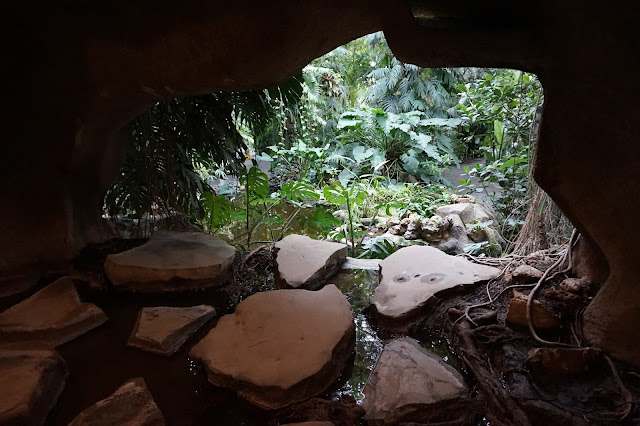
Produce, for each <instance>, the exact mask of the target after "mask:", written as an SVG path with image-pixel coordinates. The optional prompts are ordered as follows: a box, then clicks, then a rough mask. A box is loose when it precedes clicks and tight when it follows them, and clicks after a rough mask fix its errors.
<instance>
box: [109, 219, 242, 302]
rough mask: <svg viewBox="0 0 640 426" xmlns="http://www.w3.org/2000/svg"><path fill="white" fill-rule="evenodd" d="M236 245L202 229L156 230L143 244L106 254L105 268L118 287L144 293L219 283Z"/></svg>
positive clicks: (222, 280) (232, 260) (221, 281)
mask: <svg viewBox="0 0 640 426" xmlns="http://www.w3.org/2000/svg"><path fill="white" fill-rule="evenodd" d="M235 257H236V249H235V248H234V247H233V246H230V245H229V244H227V243H225V242H224V241H222V240H221V239H220V238H218V237H214V236H211V235H207V234H203V233H200V232H174V231H156V232H154V233H153V235H151V237H150V238H149V241H147V242H146V243H145V244H143V245H141V246H140V247H136V248H133V249H131V250H127V251H125V252H122V253H117V254H111V255H109V256H107V259H106V261H105V262H104V269H105V273H106V274H107V277H109V280H111V282H112V283H113V285H114V286H115V287H116V288H120V289H124V290H129V291H136V292H142V293H163V292H174V291H184V290H190V289H194V288H203V287H212V286H220V285H222V284H224V283H225V282H226V281H227V278H228V274H229V272H230V269H231V266H232V264H233V262H234V260H235Z"/></svg>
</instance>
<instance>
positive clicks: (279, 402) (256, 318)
mask: <svg viewBox="0 0 640 426" xmlns="http://www.w3.org/2000/svg"><path fill="white" fill-rule="evenodd" d="M354 344H355V326H354V323H353V315H352V313H351V306H350V305H349V302H348V301H347V299H346V298H345V297H344V296H343V295H342V293H341V292H340V290H338V289H337V288H336V286H334V285H332V284H330V285H327V286H325V287H324V288H322V289H321V290H318V291H308V290H275V291H268V292H263V293H256V294H254V295H252V296H250V297H248V298H246V299H245V300H243V301H242V302H241V303H240V304H238V306H237V307H236V311H235V312H234V313H233V314H230V315H225V316H224V317H222V318H221V319H220V320H219V321H218V324H217V325H216V327H215V328H214V329H212V330H211V331H210V332H209V334H207V336H206V337H205V338H204V339H202V340H201V341H200V342H199V343H198V344H197V345H195V346H194V347H193V348H192V349H191V353H190V356H191V357H192V358H195V359H197V360H200V361H202V362H203V363H204V365H205V367H206V370H207V373H208V377H209V381H210V382H211V383H212V384H214V385H216V386H220V387H224V388H228V389H232V390H234V391H236V392H237V393H238V395H239V396H241V397H242V398H244V399H246V400H248V401H249V402H251V403H252V404H255V405H257V406H259V407H262V408H265V409H278V408H282V407H285V406H287V405H290V404H294V403H296V402H300V401H303V400H305V399H308V398H311V397H313V396H316V395H319V394H321V393H322V392H324V391H325V390H326V389H327V388H328V387H329V386H331V384H333V383H334V382H335V380H336V379H337V378H338V376H339V375H340V372H341V371H342V369H343V368H344V367H345V365H346V363H347V360H348V359H349V357H350V356H351V354H352V352H353V347H354Z"/></svg>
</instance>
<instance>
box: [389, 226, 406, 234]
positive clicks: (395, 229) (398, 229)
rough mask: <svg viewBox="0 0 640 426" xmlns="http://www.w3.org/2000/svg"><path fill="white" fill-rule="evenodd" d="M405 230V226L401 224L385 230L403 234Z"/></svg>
mask: <svg viewBox="0 0 640 426" xmlns="http://www.w3.org/2000/svg"><path fill="white" fill-rule="evenodd" d="M406 230H407V227H406V226H405V227H403V226H402V225H394V226H392V227H391V228H389V229H388V231H387V232H389V233H390V234H393V235H404V233H405V232H406Z"/></svg>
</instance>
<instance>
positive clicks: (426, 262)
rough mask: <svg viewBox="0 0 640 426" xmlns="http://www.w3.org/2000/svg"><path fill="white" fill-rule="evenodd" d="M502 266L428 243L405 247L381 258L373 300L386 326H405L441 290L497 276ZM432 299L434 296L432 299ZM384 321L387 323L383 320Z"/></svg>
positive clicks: (428, 304)
mask: <svg viewBox="0 0 640 426" xmlns="http://www.w3.org/2000/svg"><path fill="white" fill-rule="evenodd" d="M499 274H500V270H499V269H497V268H492V267H489V266H484V265H478V264H476V263H473V262H470V261H469V260H467V259H465V258H463V257H458V256H450V255H447V254H445V253H443V252H442V251H440V250H438V249H436V248H434V247H427V246H411V247H405V248H402V249H400V250H398V251H397V252H395V253H393V254H392V255H391V256H389V257H387V258H386V259H384V260H383V261H382V262H380V285H378V287H377V288H376V290H375V292H374V294H373V297H372V298H371V303H372V304H373V305H374V307H375V309H376V311H377V314H378V315H379V317H380V318H381V319H382V320H383V321H384V320H387V323H388V324H386V326H391V327H393V326H394V325H393V323H396V324H395V326H396V327H401V326H404V322H405V320H406V321H410V320H411V319H412V318H413V316H414V315H415V314H417V313H418V312H419V310H420V309H422V308H425V307H428V306H430V302H432V301H434V300H435V299H433V298H434V296H436V295H437V294H438V293H440V292H442V291H445V290H449V289H453V288H456V287H461V286H466V285H473V284H476V283H479V282H482V281H487V280H490V279H491V278H494V277H497V276H498V275H499ZM432 299H433V300H432ZM383 325H385V324H383Z"/></svg>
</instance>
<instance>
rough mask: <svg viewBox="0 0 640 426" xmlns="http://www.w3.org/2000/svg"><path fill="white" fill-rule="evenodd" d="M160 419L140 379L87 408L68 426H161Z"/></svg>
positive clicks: (147, 390)
mask: <svg viewBox="0 0 640 426" xmlns="http://www.w3.org/2000/svg"><path fill="white" fill-rule="evenodd" d="M164 424H165V423H164V416H163V415H162V412H161V411H160V409H159V408H158V406H157V405H156V402H155V401H154V400H153V396H152V395H151V392H149V389H147V385H146V383H145V382H144V380H143V379H142V378H141V377H138V378H135V379H131V380H129V381H127V382H125V383H124V384H123V385H122V386H120V387H119V388H118V390H116V391H115V392H114V393H113V394H111V395H110V396H109V397H107V398H105V399H103V400H102V401H98V402H96V403H95V405H92V406H91V407H89V408H87V409H86V410H84V411H83V412H81V413H80V414H78V415H77V416H76V418H75V419H73V420H72V421H71V423H69V426H116V425H117V426H162V425H164Z"/></svg>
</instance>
